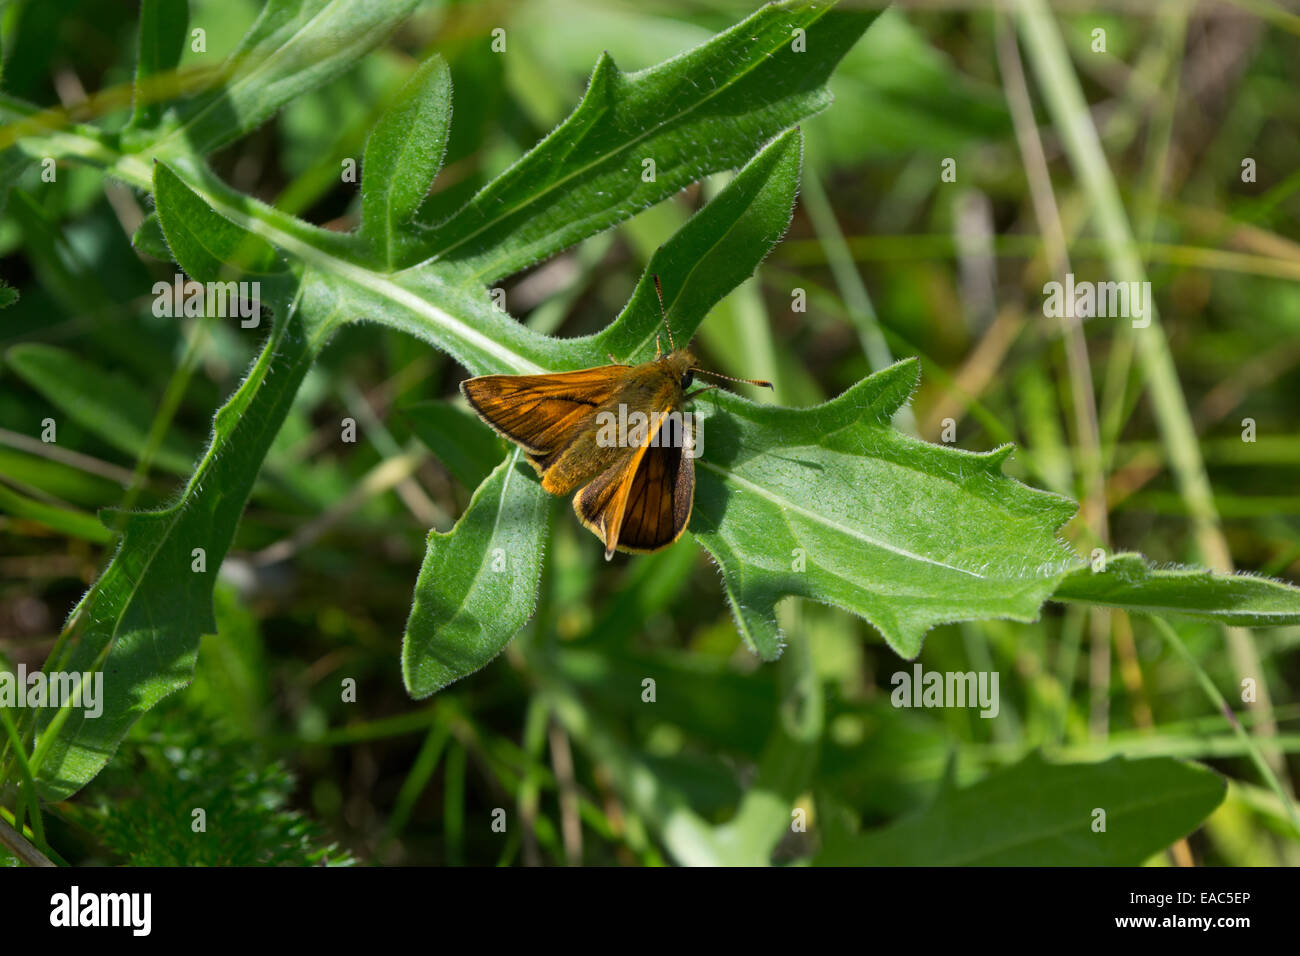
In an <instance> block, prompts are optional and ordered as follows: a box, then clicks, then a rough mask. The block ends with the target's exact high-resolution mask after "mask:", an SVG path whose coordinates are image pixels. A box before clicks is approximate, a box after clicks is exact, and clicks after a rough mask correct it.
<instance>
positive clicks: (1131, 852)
mask: <svg viewBox="0 0 1300 956" xmlns="http://www.w3.org/2000/svg"><path fill="white" fill-rule="evenodd" d="M1226 793H1227V783H1226V782H1225V781H1224V780H1223V778H1222V777H1220V776H1218V775H1217V774H1215V773H1213V772H1211V771H1209V770H1206V769H1205V768H1204V767H1200V766H1197V765H1196V764H1189V763H1183V762H1181V761H1178V760H1173V759H1171V758H1168V757H1159V758H1155V759H1151V760H1126V759H1123V758H1120V757H1115V758H1113V759H1111V760H1107V761H1105V762H1104V763H1094V764H1049V763H1047V762H1045V761H1044V760H1043V759H1042V757H1041V756H1039V755H1037V754H1033V755H1031V756H1029V757H1027V758H1025V759H1024V760H1022V761H1021V762H1020V763H1018V764H1016V765H1015V766H1013V767H1008V768H1006V769H1005V770H1001V771H999V772H997V773H994V774H992V775H991V776H989V777H987V778H986V779H984V780H981V781H980V782H979V783H977V784H975V785H974V786H971V787H967V788H966V789H964V790H957V791H953V790H951V789H947V788H945V789H944V790H943V791H941V792H940V793H939V795H938V796H937V797H936V798H935V800H934V803H933V804H932V805H930V806H929V807H927V808H926V809H925V810H923V811H922V812H920V813H918V814H916V815H914V816H912V817H909V818H907V819H905V820H901V821H899V822H897V823H894V824H892V825H890V826H888V827H885V828H884V829H881V830H875V831H872V832H869V833H864V834H862V835H852V834H847V833H842V832H831V833H828V834H826V836H825V837H824V840H823V845H822V850H821V852H820V853H819V854H818V855H817V857H816V858H815V860H814V862H815V863H818V864H821V865H826V866H861V865H870V866H1137V865H1139V864H1140V863H1142V862H1143V861H1144V860H1145V859H1147V858H1148V857H1149V856H1151V855H1152V854H1153V853H1157V852H1159V851H1160V850H1163V849H1164V848H1165V847H1167V846H1169V845H1170V844H1171V843H1173V842H1174V841H1175V840H1178V839H1180V838H1181V837H1184V836H1186V835H1187V834H1188V833H1190V832H1191V831H1192V830H1194V829H1196V827H1197V826H1198V825H1199V824H1200V823H1201V822H1202V821H1203V820H1204V819H1205V818H1206V817H1208V816H1209V815H1210V813H1211V812H1213V810H1214V808H1215V807H1217V806H1218V805H1219V804H1220V803H1222V802H1223V798H1224V795H1225V794H1226ZM1098 810H1101V811H1104V812H1105V815H1106V816H1105V830H1104V831H1103V832H1094V830H1093V825H1094V821H1095V820H1098V819H1099V817H1098V816H1097V811H1098Z"/></svg>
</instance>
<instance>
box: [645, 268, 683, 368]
mask: <svg viewBox="0 0 1300 956" xmlns="http://www.w3.org/2000/svg"><path fill="white" fill-rule="evenodd" d="M650 278H652V279H654V280H655V295H657V296H659V314H660V315H662V316H663V317H664V328H665V329H667V330H668V345H669V346H670V347H671V348H672V350H673V351H674V352H676V351H677V343H676V342H674V341H673V327H672V326H671V325H669V324H668V312H667V310H666V309H664V287H663V286H662V285H660V284H659V273H657V272H656V273H655V274H654V275H652V276H651V277H650Z"/></svg>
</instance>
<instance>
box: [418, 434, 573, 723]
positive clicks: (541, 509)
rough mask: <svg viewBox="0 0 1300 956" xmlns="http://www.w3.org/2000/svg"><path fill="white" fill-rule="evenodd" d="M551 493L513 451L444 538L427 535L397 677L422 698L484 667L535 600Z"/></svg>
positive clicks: (528, 614) (522, 621) (525, 617)
mask: <svg viewBox="0 0 1300 956" xmlns="http://www.w3.org/2000/svg"><path fill="white" fill-rule="evenodd" d="M548 498H549V496H548V495H547V494H546V492H544V491H542V488H541V486H540V485H539V484H538V483H537V481H536V480H535V478H534V476H533V473H532V469H531V468H530V467H529V466H527V465H526V464H524V463H523V462H522V461H521V460H520V456H519V454H518V453H517V452H516V453H513V454H511V456H510V457H509V458H507V459H506V460H505V461H504V462H502V463H501V464H500V465H498V466H497V468H496V470H495V471H494V472H492V474H491V476H489V478H488V480H487V481H485V482H483V484H481V485H480V486H479V488H478V490H477V491H476V492H474V497H473V498H472V499H471V500H470V503H469V507H468V508H467V509H466V511H465V514H463V515H462V516H461V519H460V521H458V522H457V523H456V527H455V528H454V529H452V531H451V532H450V533H448V534H439V533H438V532H436V531H434V532H431V533H430V534H429V542H428V548H427V550H426V551H425V554H424V563H423V564H422V565H421V566H420V576H419V578H418V579H417V581H416V583H415V600H414V601H413V603H412V605H411V616H410V619H409V620H408V621H407V624H406V635H405V637H404V638H403V641H402V679H403V681H405V683H406V689H407V692H408V693H410V695H411V696H412V697H415V698H417V699H418V698H421V697H427V696H429V695H430V694H432V693H434V692H435V691H438V690H441V689H442V688H444V687H446V686H447V685H448V684H450V683H451V682H452V681H456V680H459V679H460V678H462V677H465V676H466V675H468V674H472V673H474V672H475V671H476V670H478V669H479V668H481V667H483V666H484V665H485V664H487V663H488V662H489V661H491V660H492V658H494V657H496V656H497V655H498V654H500V653H501V651H502V649H503V648H504V647H505V646H506V644H507V643H508V642H509V641H510V638H511V637H513V636H514V634H515V632H516V631H518V630H519V629H520V628H521V627H523V626H524V624H525V623H527V621H528V619H529V618H530V617H532V615H533V608H534V606H535V605H536V603H537V583H538V581H539V580H540V579H541V574H542V554H543V550H544V548H545V538H546V517H547V512H548V510H549V508H550V505H549V500H548Z"/></svg>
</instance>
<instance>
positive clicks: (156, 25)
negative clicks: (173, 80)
mask: <svg viewBox="0 0 1300 956" xmlns="http://www.w3.org/2000/svg"><path fill="white" fill-rule="evenodd" d="M189 20H190V5H189V0H141V3H140V49H139V52H138V53H137V57H136V66H135V107H134V111H133V113H132V116H131V125H132V126H133V127H136V128H142V127H143V128H147V127H152V126H157V125H158V121H159V119H161V117H162V108H161V107H160V106H159V104H158V100H159V99H160V98H161V97H162V96H163V95H164V92H165V86H164V85H163V83H162V82H159V81H160V80H162V81H165V80H166V79H167V74H169V73H170V72H172V71H174V70H175V69H176V66H177V64H179V63H180V61H181V52H182V51H183V50H184V49H185V39H186V29H187V27H188V26H189Z"/></svg>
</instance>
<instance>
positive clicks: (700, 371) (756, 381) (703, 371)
mask: <svg viewBox="0 0 1300 956" xmlns="http://www.w3.org/2000/svg"><path fill="white" fill-rule="evenodd" d="M692 371H693V372H695V374H696V375H713V376H715V377H717V378H725V379H726V380H727V381H728V382H743V383H745V384H746V385H757V386H759V387H760V388H770V389H771V390H772V391H774V392H775V391H776V386H775V385H773V384H772V383H771V382H768V381H765V380H764V379H761V378H735V377H733V376H731V375H723V374H722V373H721V372H710V371H709V370H708V369H707V368H697V369H692Z"/></svg>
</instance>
